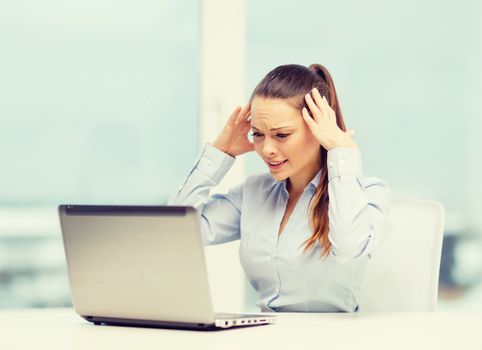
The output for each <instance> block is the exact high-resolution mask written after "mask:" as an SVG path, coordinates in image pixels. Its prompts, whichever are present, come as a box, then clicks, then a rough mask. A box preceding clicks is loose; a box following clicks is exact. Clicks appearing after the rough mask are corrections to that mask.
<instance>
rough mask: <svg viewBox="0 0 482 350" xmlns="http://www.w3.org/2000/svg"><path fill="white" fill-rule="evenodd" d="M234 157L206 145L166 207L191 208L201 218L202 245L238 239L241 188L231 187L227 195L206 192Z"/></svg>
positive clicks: (221, 175) (225, 170)
mask: <svg viewBox="0 0 482 350" xmlns="http://www.w3.org/2000/svg"><path fill="white" fill-rule="evenodd" d="M234 161H235V158H234V157H232V156H230V155H228V154H226V153H224V152H222V151H220V150H219V149H217V148H216V147H214V146H212V145H211V144H209V143H206V144H205V146H204V149H203V150H202V152H201V154H200V155H199V157H198V158H197V160H196V162H195V165H194V167H193V169H192V170H191V172H190V173H189V175H188V176H187V178H186V180H185V181H184V183H183V184H182V185H181V186H180V187H179V189H178V191H177V193H175V194H174V195H172V196H171V197H170V199H169V201H168V203H167V204H168V205H191V206H193V207H195V208H196V209H197V210H198V212H199V213H200V216H201V229H202V235H203V243H204V245H214V244H220V243H225V242H230V241H233V240H236V239H239V237H240V217H241V203H242V192H243V185H244V183H241V184H239V185H237V186H235V187H233V188H231V189H230V190H229V191H228V193H227V194H214V195H212V196H209V191H210V190H211V188H212V187H214V186H216V185H217V184H218V183H219V182H220V181H221V180H222V179H223V177H224V175H225V174H226V173H227V172H228V170H229V169H230V168H231V166H232V165H233V163H234Z"/></svg>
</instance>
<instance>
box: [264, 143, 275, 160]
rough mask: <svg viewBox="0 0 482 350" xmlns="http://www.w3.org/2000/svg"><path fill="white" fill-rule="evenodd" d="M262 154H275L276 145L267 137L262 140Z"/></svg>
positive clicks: (270, 155)
mask: <svg viewBox="0 0 482 350" xmlns="http://www.w3.org/2000/svg"><path fill="white" fill-rule="evenodd" d="M263 154H264V156H265V157H272V156H273V154H276V146H275V144H274V142H271V141H270V140H268V139H265V140H264V142H263Z"/></svg>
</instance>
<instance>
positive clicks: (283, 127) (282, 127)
mask: <svg viewBox="0 0 482 350" xmlns="http://www.w3.org/2000/svg"><path fill="white" fill-rule="evenodd" d="M251 127H252V128H253V129H256V130H259V129H258V128H257V127H255V126H254V125H251ZM285 128H294V126H291V125H287V126H280V127H279V128H271V129H269V130H270V131H273V130H279V129H285Z"/></svg>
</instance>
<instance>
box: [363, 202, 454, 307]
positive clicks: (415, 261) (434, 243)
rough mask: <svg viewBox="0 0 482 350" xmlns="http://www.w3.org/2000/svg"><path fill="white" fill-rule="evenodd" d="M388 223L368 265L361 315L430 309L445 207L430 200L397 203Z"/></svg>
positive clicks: (433, 302)
mask: <svg viewBox="0 0 482 350" xmlns="http://www.w3.org/2000/svg"><path fill="white" fill-rule="evenodd" d="M390 221H391V224H392V231H391V233H389V235H388V236H387V238H386V239H384V240H382V241H381V242H379V244H378V246H377V247H376V249H375V251H374V253H373V255H372V256H371V258H370V260H369V261H368V264H367V269H366V272H365V276H364V279H363V283H362V286H361V290H360V307H361V311H362V312H365V311H369V312H426V311H435V310H436V308H437V296H438V280H439V271H440V258H441V254H442V240H443V231H444V222H445V211H444V208H443V206H442V205H441V204H440V203H438V202H435V201H428V200H420V199H397V200H394V201H393V203H392V208H391V212H390Z"/></svg>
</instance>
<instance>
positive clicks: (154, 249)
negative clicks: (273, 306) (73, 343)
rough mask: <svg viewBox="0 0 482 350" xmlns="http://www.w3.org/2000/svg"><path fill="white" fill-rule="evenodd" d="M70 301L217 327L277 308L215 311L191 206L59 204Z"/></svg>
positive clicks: (85, 313)
mask: <svg viewBox="0 0 482 350" xmlns="http://www.w3.org/2000/svg"><path fill="white" fill-rule="evenodd" d="M58 209H59V217H60V225H61V230H62V239H63V243H64V249H65V255H66V260H67V268H68V275H69V283H70V288H71V292H72V304H73V306H74V309H75V311H76V312H77V313H78V314H79V315H80V316H81V317H83V318H84V319H86V320H87V321H90V322H92V323H94V324H95V325H100V324H113V325H127V326H147V327H165V328H177V329H190V330H219V329H226V328H230V327H237V326H254V325H265V324H269V323H272V322H274V321H275V319H276V315H275V313H264V312H262V313H248V314H240V313H222V314H220V313H214V311H213V307H212V304H211V294H210V290H209V283H208V274H207V270H206V263H205V256H204V246H203V243H202V236H201V218H200V214H199V213H198V212H197V210H196V209H195V208H194V207H191V206H111V205H109V206H105V205H60V206H59V208H58Z"/></svg>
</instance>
